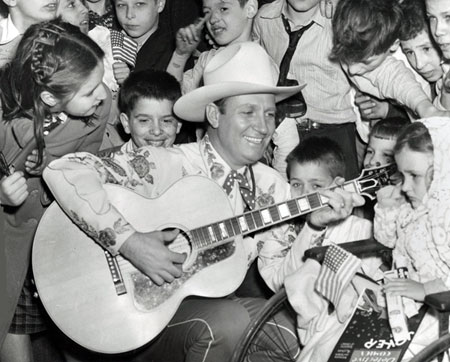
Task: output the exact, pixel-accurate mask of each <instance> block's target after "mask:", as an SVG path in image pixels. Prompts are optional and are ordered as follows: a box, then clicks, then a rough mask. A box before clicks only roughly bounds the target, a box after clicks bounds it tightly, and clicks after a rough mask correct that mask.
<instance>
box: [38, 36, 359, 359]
mask: <svg viewBox="0 0 450 362" xmlns="http://www.w3.org/2000/svg"><path fill="white" fill-rule="evenodd" d="M272 64H273V63H272V62H271V61H270V58H269V56H268V55H267V53H265V51H264V50H263V49H262V48H261V47H260V46H259V45H257V44H254V43H240V44H234V45H230V46H228V47H226V48H223V49H222V50H221V51H219V52H218V53H217V55H215V56H214V58H212V59H211V61H210V62H209V63H208V64H207V66H206V68H205V71H204V76H203V81H204V86H203V87H200V88H198V89H196V90H194V91H192V92H190V93H187V94H186V95H184V96H183V97H181V98H180V99H179V100H178V101H177V102H176V104H175V106H174V112H175V113H176V114H177V115H178V116H179V117H180V118H182V119H185V120H187V121H193V122H201V121H203V120H204V119H207V120H208V122H209V126H208V129H207V132H206V135H205V137H204V138H203V139H202V140H201V141H199V142H197V143H191V144H183V145H180V146H178V147H174V148H171V149H163V148H155V147H151V146H149V147H143V148H141V149H139V150H137V151H135V152H133V153H128V154H127V153H121V152H119V153H117V154H113V155H111V156H110V157H108V158H103V159H101V158H98V157H96V156H94V155H91V154H88V153H77V154H71V155H67V156H65V157H63V158H61V159H59V160H56V161H54V162H52V163H51V164H50V165H49V166H48V168H47V169H46V170H45V172H44V178H45V180H46V182H47V184H48V185H49V187H50V189H51V191H52V192H53V194H54V195H55V198H56V199H57V200H58V203H59V204H60V205H61V207H62V208H63V209H64V210H65V211H66V212H67V214H68V215H71V217H73V221H74V222H75V223H77V224H80V220H82V222H83V225H80V226H82V229H83V230H86V226H88V229H89V230H90V231H89V235H90V236H91V237H92V238H93V239H94V240H95V241H96V242H97V243H99V244H100V245H101V246H102V247H104V248H105V249H107V250H108V251H110V252H111V253H112V254H113V255H117V254H121V255H122V256H123V257H125V258H126V259H128V260H129V261H130V262H131V263H133V264H134V265H135V266H136V267H137V268H139V269H140V270H141V271H142V272H143V273H145V274H146V275H147V276H148V277H149V278H150V279H151V280H152V281H153V282H154V283H155V284H157V285H163V286H164V287H167V288H170V286H171V285H174V284H178V283H179V284H181V285H183V283H187V284H189V283H193V282H194V280H195V276H193V277H192V279H189V280H188V282H189V283H188V282H187V281H186V280H185V278H186V275H188V274H189V275H190V274H192V273H193V272H192V270H196V271H197V270H200V271H199V272H198V274H196V276H199V278H200V280H201V282H200V284H202V283H203V284H205V283H207V285H206V287H205V288H204V290H203V291H201V288H196V287H192V284H189V285H190V289H191V290H194V292H192V294H196V295H203V296H208V297H223V296H226V295H229V294H230V293H232V292H233V291H234V290H235V289H236V288H237V287H238V286H239V284H240V283H241V282H242V279H243V278H244V275H245V271H246V269H247V266H248V265H249V264H250V263H251V262H252V260H254V259H255V257H256V256H257V242H258V241H263V242H264V241H266V240H269V239H278V240H280V241H281V240H282V239H283V238H284V237H285V235H286V230H287V226H286V225H283V224H280V225H281V226H276V227H272V228H271V229H270V231H259V232H257V234H256V236H255V237H254V238H250V237H246V238H245V239H244V243H240V242H236V243H227V244H224V245H228V246H226V247H225V248H224V249H223V248H222V249H220V247H219V249H210V250H209V251H208V250H207V251H204V250H205V249H207V246H208V245H209V244H214V242H217V241H219V242H218V243H217V245H220V244H221V243H220V241H221V240H226V239H229V238H230V237H231V236H235V235H240V234H245V233H246V232H247V233H249V232H251V231H254V230H259V229H261V228H262V226H264V225H267V224H270V222H268V221H267V220H266V219H265V218H264V215H262V217H263V219H262V220H256V219H255V220H253V221H252V220H249V219H248V218H245V217H244V218H236V219H235V220H234V222H232V221H231V220H232V219H230V217H232V216H233V215H241V214H242V213H243V212H246V211H249V210H255V209H260V208H263V207H266V206H269V205H271V204H274V203H278V202H283V201H286V200H288V199H289V195H290V193H289V187H288V184H287V183H286V182H285V181H284V180H283V178H282V177H281V176H280V175H279V174H278V173H277V172H276V171H275V170H273V169H271V168H270V167H268V166H266V165H263V164H261V163H259V162H258V160H259V159H260V158H261V157H262V155H263V153H264V151H265V149H266V147H267V145H268V143H269V142H270V139H271V137H272V134H273V132H274V129H275V113H276V108H275V104H276V102H277V101H280V100H282V99H285V98H286V97H289V96H291V95H292V94H295V93H296V92H298V91H299V90H300V89H301V88H302V86H295V87H277V86H276V81H277V74H276V71H275V72H274V69H273V66H272ZM190 175H196V177H190V178H187V177H186V176H190ZM200 176H202V177H200ZM205 178H208V179H209V180H206V181H205ZM210 180H211V181H210ZM177 181H178V182H177ZM175 182H176V184H175V185H174V186H172V187H169V186H170V185H172V184H174V183H175ZM180 182H181V185H182V186H180ZM184 182H186V184H189V186H187V185H186V188H185V189H184V188H183V185H185V184H184ZM205 182H207V184H205ZM107 183H115V184H120V185H123V186H126V187H127V188H130V189H132V190H134V191H135V192H136V193H139V194H141V195H143V196H146V197H153V198H155V197H160V198H161V197H162V196H164V197H167V200H173V201H168V202H167V205H164V210H163V209H162V208H161V209H158V210H154V211H155V214H154V215H149V214H148V213H146V215H143V216H145V217H146V218H147V219H152V218H156V216H157V215H158V214H160V213H166V215H168V216H167V217H166V218H165V219H164V225H169V226H170V225H171V224H170V222H171V220H170V219H171V218H173V219H174V220H176V215H177V214H180V215H181V216H184V217H185V219H186V220H188V221H186V222H185V224H184V225H191V224H192V219H194V220H195V222H194V223H193V224H194V225H195V227H197V228H198V227H200V226H203V225H205V224H206V225H208V224H211V223H212V221H207V220H206V218H208V217H209V216H210V215H209V214H211V213H213V212H214V213H216V212H218V211H219V215H218V216H217V217H216V216H214V217H212V219H213V221H214V222H216V223H215V224H211V225H210V226H208V227H205V228H202V229H201V230H200V229H195V230H192V232H189V230H184V232H185V234H187V235H189V237H190V238H191V241H192V243H191V245H190V248H192V250H193V249H196V248H197V247H199V248H198V249H199V250H197V251H196V252H195V253H194V251H192V250H187V249H183V250H182V252H185V253H186V254H188V256H187V260H186V261H185V258H186V255H185V254H183V253H177V252H175V251H174V250H175V249H174V248H171V249H169V248H168V247H167V244H168V243H169V242H171V241H172V240H174V239H175V238H176V237H177V234H178V231H152V232H141V231H139V230H136V229H135V227H134V226H133V225H132V223H131V222H129V221H128V220H127V218H126V216H124V215H123V214H122V212H121V210H120V208H116V207H115V206H114V203H112V202H111V200H110V196H109V194H108V193H107V192H106V191H105V188H104V185H105V184H107ZM196 183H198V186H197V187H196ZM192 184H193V185H192ZM209 185H214V187H210V186H209ZM175 186H176V187H175ZM174 189H176V190H177V191H176V192H173V191H174ZM180 189H181V191H180ZM212 189H213V190H215V191H214V192H212V191H211V190H212ZM171 193H174V194H175V195H173V197H172V195H171ZM219 194H220V195H219ZM167 195H169V196H167ZM221 195H222V196H223V197H225V200H226V204H227V205H223V204H221V205H218V202H217V200H218V196H221ZM324 195H325V196H326V197H328V199H329V204H330V205H331V207H330V208H327V209H324V210H323V211H316V212H314V213H313V214H312V215H311V218H310V223H311V226H312V227H322V226H325V225H326V224H327V223H328V222H330V221H332V220H337V219H341V218H344V217H346V216H348V215H349V214H350V212H351V209H352V207H353V204H354V203H355V202H359V201H360V199H355V197H353V196H352V195H351V194H349V193H347V192H345V191H343V190H339V191H337V192H331V191H326V192H324ZM193 196H195V197H193ZM222 196H221V197H222ZM192 197H193V198H192ZM165 200H166V199H165ZM208 203H209V204H211V205H210V206H209V205H208ZM133 206H134V205H133ZM136 207H139V206H138V205H136ZM206 208H208V210H207V211H205V210H204V209H206ZM225 208H226V209H229V211H226V210H225ZM222 209H223V215H222V216H221V215H220V212H221V210H222ZM261 214H262V213H261ZM282 217H284V216H282ZM225 219H226V220H225ZM279 219H280V218H278V220H279ZM223 220H225V221H223ZM182 225H183V222H177V223H176V224H175V223H174V224H172V227H174V226H176V227H177V228H181V229H182V228H183V227H182ZM166 227H167V226H166ZM188 229H193V228H192V227H190V228H188ZM199 230H200V231H199ZM236 239H237V240H239V241H242V239H241V238H240V236H237V238H236ZM174 244H175V243H174ZM197 244H198V245H197ZM222 244H223V243H222ZM230 245H232V246H231V249H227V248H228V247H229V246H230ZM224 250H225V251H224ZM227 250H228V251H230V250H232V254H233V255H232V256H230V257H229V258H226V259H225V260H221V261H220V262H218V263H217V264H214V263H215V262H217V260H220V259H221V255H223V253H224V252H225V253H226V252H227ZM208 253H209V254H208ZM238 254H239V256H237V255H238ZM193 255H194V256H197V255H199V257H198V258H195V257H194V258H193ZM208 260H210V261H208ZM211 260H212V261H214V262H211ZM228 260H232V262H231V265H228V264H227V262H228ZM183 263H184V264H183ZM205 263H206V264H207V265H206V266H208V267H205V268H204V269H203V270H201V269H202V268H203V267H204V266H205ZM210 264H213V265H212V266H211V265H210ZM227 265H228V266H231V268H229V269H228V270H227V269H226V268H227ZM202 273H203V274H202ZM214 273H218V274H219V275H220V276H221V277H222V279H220V277H219V278H218V279H217V280H214V281H213V279H214V277H213V275H214ZM202 276H203V277H206V279H207V280H208V282H205V281H204V280H205V279H202ZM174 280H177V283H173V282H174ZM181 288H182V287H181ZM182 294H183V293H182ZM263 302H264V301H263V300H261V299H257V298H253V299H244V300H241V299H239V298H231V297H227V298H220V299H219V298H216V299H206V298H196V297H191V298H188V299H186V300H184V301H183V302H181V305H180V306H179V308H178V310H177V311H176V313H175V315H174V316H173V318H172V319H171V320H170V321H169V323H168V326H167V328H165V329H164V330H163V331H162V332H161V334H160V335H159V336H158V337H157V338H155V339H154V340H153V341H152V342H151V343H150V344H149V345H148V348H147V349H146V353H145V354H146V355H147V353H148V355H149V356H151V358H152V359H153V360H157V361H159V360H161V361H162V360H164V361H181V360H192V361H194V360H195V361H228V360H229V358H230V356H231V354H232V352H233V349H234V347H235V345H236V344H237V342H238V341H239V339H240V338H241V335H242V332H243V330H244V329H245V327H246V326H247V324H248V323H249V321H250V320H251V318H252V316H253V315H254V314H255V313H256V312H257V311H258V310H259V308H260V307H261V305H262V303H263ZM289 328H291V330H293V326H290V327H289ZM112 333H114V332H113V331H112ZM294 336H295V333H292V334H290V338H291V340H290V343H291V345H292V349H293V350H296V349H297V350H298V348H299V346H298V344H297V341H296V339H295V337H294ZM270 348H272V347H271V346H267V349H270ZM296 352H298V351H294V353H296Z"/></svg>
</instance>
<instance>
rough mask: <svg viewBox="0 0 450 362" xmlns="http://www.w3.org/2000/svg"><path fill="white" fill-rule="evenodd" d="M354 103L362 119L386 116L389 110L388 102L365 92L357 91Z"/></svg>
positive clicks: (369, 119)
mask: <svg viewBox="0 0 450 362" xmlns="http://www.w3.org/2000/svg"><path fill="white" fill-rule="evenodd" d="M355 104H356V106H357V107H358V109H359V112H360V113H361V116H362V118H363V119H364V120H368V121H371V120H375V119H384V118H386V116H387V114H388V112H389V102H388V101H382V100H379V99H376V98H374V97H371V96H369V95H367V94H365V93H359V92H358V93H357V95H356V97H355Z"/></svg>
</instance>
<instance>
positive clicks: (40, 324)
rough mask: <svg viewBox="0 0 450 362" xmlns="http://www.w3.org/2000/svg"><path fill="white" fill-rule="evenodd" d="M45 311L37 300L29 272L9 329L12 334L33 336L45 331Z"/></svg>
mask: <svg viewBox="0 0 450 362" xmlns="http://www.w3.org/2000/svg"><path fill="white" fill-rule="evenodd" d="M45 316H46V314H45V310H44V307H43V306H42V303H41V301H40V300H39V298H38V295H37V290H36V287H35V285H34V283H33V281H32V275H31V272H30V271H29V272H28V275H27V276H26V278H25V282H24V284H23V288H22V292H21V293H20V297H19V301H18V302H17V307H16V311H15V313H14V317H13V320H12V323H11V326H10V327H9V333H12V334H33V333H38V332H42V331H44V330H46V329H47V328H46V324H45Z"/></svg>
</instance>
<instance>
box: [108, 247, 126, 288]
mask: <svg viewBox="0 0 450 362" xmlns="http://www.w3.org/2000/svg"><path fill="white" fill-rule="evenodd" d="M105 257H106V261H107V262H108V269H109V272H110V273H111V277H112V281H113V284H114V287H115V288H116V293H117V295H122V294H126V293H127V289H126V287H125V283H124V282H123V278H122V273H121V272H120V267H119V264H118V263H117V259H116V258H115V257H114V256H112V255H111V253H110V252H109V251H107V250H105Z"/></svg>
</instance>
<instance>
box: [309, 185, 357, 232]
mask: <svg viewBox="0 0 450 362" xmlns="http://www.w3.org/2000/svg"><path fill="white" fill-rule="evenodd" d="M344 182H345V180H344V179H343V178H342V177H339V178H338V179H336V185H343V184H344ZM319 193H320V194H321V195H323V196H325V197H327V198H328V206H327V207H325V208H322V209H320V210H317V211H314V212H312V213H311V214H309V215H308V216H309V217H307V219H308V222H309V223H310V224H311V225H312V226H315V227H317V228H325V227H326V226H328V225H329V224H331V223H335V222H339V221H341V220H344V219H346V218H347V217H348V216H350V214H351V213H352V211H353V208H354V207H357V206H361V205H364V202H365V200H364V197H362V196H361V195H359V194H356V193H353V192H348V191H345V190H344V189H341V188H335V189H332V190H323V191H322V190H321V191H320V192H319Z"/></svg>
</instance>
